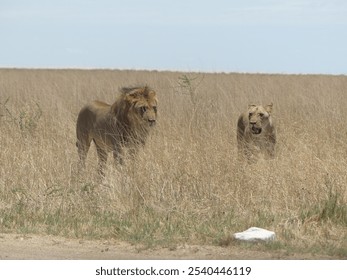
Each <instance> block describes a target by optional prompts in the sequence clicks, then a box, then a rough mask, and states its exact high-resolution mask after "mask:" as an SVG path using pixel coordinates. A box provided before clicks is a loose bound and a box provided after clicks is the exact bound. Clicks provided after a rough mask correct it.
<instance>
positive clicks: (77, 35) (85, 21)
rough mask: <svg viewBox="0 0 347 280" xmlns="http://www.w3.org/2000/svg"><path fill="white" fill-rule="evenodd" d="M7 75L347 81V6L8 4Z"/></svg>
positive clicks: (330, 2) (253, 0)
mask: <svg viewBox="0 0 347 280" xmlns="http://www.w3.org/2000/svg"><path fill="white" fill-rule="evenodd" d="M0 38H1V43H0V67H16V68H18V67H26V68H28V67H29V68H111V69H148V70H180V71H201V72H252V73H259V72H260V73H323V74H347V1H345V0H326V1H323V0H211V1H207V0H171V1H169V0H59V1H58V0H0Z"/></svg>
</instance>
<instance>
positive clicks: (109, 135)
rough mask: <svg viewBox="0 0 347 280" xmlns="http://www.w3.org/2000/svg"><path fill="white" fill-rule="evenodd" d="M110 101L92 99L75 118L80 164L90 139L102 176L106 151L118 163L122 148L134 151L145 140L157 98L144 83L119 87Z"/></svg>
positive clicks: (83, 159) (154, 111)
mask: <svg viewBox="0 0 347 280" xmlns="http://www.w3.org/2000/svg"><path fill="white" fill-rule="evenodd" d="M120 92H121V95H120V96H119V97H118V99H117V100H116V101H115V102H114V103H113V105H109V104H106V103H104V102H101V101H93V102H91V103H89V104H87V105H86V106H84V107H83V108H82V109H81V111H80V112H79V114H78V118H77V127H76V133H77V142H76V146H77V148H78V155H79V158H80V166H81V167H85V160H86V157H87V153H88V150H89V147H90V143H91V141H92V140H93V141H94V143H95V146H96V151H97V154H98V158H99V163H98V172H99V174H100V175H102V176H104V167H105V164H106V161H107V154H108V152H113V157H114V159H115V160H118V161H119V162H120V163H122V162H123V159H122V155H121V153H122V148H123V147H126V146H127V147H129V148H130V150H131V151H132V152H135V150H136V148H137V146H139V145H141V144H142V145H143V144H145V141H146V138H147V135H148V133H149V131H150V129H151V127H152V126H154V125H155V123H156V119H157V98H156V93H155V91H154V90H152V89H151V88H149V87H148V86H145V87H132V88H122V89H121V90H120Z"/></svg>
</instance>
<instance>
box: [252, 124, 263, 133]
mask: <svg viewBox="0 0 347 280" xmlns="http://www.w3.org/2000/svg"><path fill="white" fill-rule="evenodd" d="M251 131H252V133H253V134H260V133H261V127H256V126H254V125H253V126H252V128H251Z"/></svg>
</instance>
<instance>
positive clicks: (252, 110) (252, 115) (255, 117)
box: [248, 104, 272, 135]
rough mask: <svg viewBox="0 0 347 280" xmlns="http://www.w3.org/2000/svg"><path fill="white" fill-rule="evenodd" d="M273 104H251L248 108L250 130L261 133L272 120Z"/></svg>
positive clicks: (257, 133) (255, 133) (254, 133)
mask: <svg viewBox="0 0 347 280" xmlns="http://www.w3.org/2000/svg"><path fill="white" fill-rule="evenodd" d="M271 111H272V104H269V105H267V106H265V107H263V106H260V105H250V106H249V108H248V120H249V127H250V132H251V133H252V134H253V135H261V133H262V132H263V130H264V128H265V127H266V126H267V125H268V124H269V122H270V119H269V118H270V115H271Z"/></svg>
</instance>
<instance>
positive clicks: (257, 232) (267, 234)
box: [234, 227, 276, 241]
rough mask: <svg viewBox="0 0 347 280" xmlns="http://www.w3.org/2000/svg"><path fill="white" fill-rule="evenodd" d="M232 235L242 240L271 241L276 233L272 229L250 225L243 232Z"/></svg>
mask: <svg viewBox="0 0 347 280" xmlns="http://www.w3.org/2000/svg"><path fill="white" fill-rule="evenodd" d="M234 237H235V239H238V240H242V241H273V240H275V237H276V235H275V233H274V232H273V231H269V230H266V229H262V228H258V227H251V228H249V229H247V230H245V231H243V232H237V233H235V234H234Z"/></svg>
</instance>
